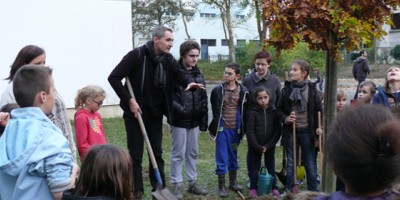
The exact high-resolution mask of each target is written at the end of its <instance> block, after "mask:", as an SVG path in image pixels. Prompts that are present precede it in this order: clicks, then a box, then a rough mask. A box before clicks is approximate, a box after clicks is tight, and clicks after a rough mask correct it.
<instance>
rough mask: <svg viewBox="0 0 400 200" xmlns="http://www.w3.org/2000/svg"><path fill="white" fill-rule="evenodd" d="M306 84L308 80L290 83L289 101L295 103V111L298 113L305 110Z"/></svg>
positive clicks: (306, 100)
mask: <svg viewBox="0 0 400 200" xmlns="http://www.w3.org/2000/svg"><path fill="white" fill-rule="evenodd" d="M307 83H308V80H304V81H301V82H294V81H292V82H291V87H292V93H290V96H289V99H290V100H292V101H294V102H297V109H298V110H299V112H304V111H306V109H307V102H308V99H307V96H306V89H307Z"/></svg>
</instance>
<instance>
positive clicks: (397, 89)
mask: <svg viewBox="0 0 400 200" xmlns="http://www.w3.org/2000/svg"><path fill="white" fill-rule="evenodd" d="M377 90H378V93H377V94H376V95H375V96H374V98H373V99H372V104H382V105H384V106H386V107H388V108H390V107H399V105H400V67H399V66H393V67H390V68H389V69H388V70H387V71H386V76H385V85H384V86H383V87H377Z"/></svg>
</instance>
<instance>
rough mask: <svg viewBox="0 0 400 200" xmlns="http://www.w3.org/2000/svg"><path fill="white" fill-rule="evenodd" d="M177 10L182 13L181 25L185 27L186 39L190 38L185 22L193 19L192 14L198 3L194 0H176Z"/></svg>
mask: <svg viewBox="0 0 400 200" xmlns="http://www.w3.org/2000/svg"><path fill="white" fill-rule="evenodd" d="M178 4H179V12H180V14H181V15H182V22H183V26H184V27H185V33H186V36H187V38H188V39H190V34H189V30H188V28H187V23H188V22H190V21H191V20H193V16H194V15H195V13H196V8H197V5H198V3H197V2H194V1H182V0H178Z"/></svg>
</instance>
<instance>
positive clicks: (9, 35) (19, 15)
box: [0, 0, 132, 107]
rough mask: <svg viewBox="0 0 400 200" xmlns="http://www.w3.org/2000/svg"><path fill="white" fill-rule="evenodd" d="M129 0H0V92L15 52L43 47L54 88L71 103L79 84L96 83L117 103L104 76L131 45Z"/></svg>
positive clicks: (69, 105)
mask: <svg viewBox="0 0 400 200" xmlns="http://www.w3.org/2000/svg"><path fill="white" fill-rule="evenodd" d="M130 10H131V9H130V0H119V1H118V0H114V1H112V0H0V27H1V29H0V92H1V93H2V92H3V90H4V89H5V87H6V86H7V81H5V80H3V79H4V78H6V77H8V75H9V70H10V65H11V64H12V62H13V61H14V59H15V57H16V55H17V53H18V52H19V50H20V49H21V48H22V47H24V46H26V45H28V44H34V45H37V46H40V47H42V48H44V49H45V51H46V55H47V60H46V62H47V63H46V65H48V66H50V67H52V68H53V69H54V71H53V76H54V80H55V85H56V88H57V90H58V92H59V93H60V94H61V96H62V97H63V99H64V101H65V102H66V104H67V107H73V106H74V98H75V95H76V92H77V90H78V89H79V88H82V87H84V86H86V85H89V84H97V85H100V86H101V87H103V88H104V89H105V90H106V93H107V98H106V100H105V104H115V103H118V102H119V99H118V97H117V96H116V94H115V93H114V91H113V90H112V88H111V87H110V86H109V84H108V81H107V77H108V75H109V73H110V72H111V70H112V69H113V68H114V67H115V66H116V65H117V64H118V62H119V61H120V60H121V59H122V57H123V56H124V55H125V54H126V53H127V52H128V51H130V50H131V49H132V42H131V38H132V36H131V27H130V26H131V14H130Z"/></svg>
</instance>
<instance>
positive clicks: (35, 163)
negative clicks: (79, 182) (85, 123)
mask: <svg viewBox="0 0 400 200" xmlns="http://www.w3.org/2000/svg"><path fill="white" fill-rule="evenodd" d="M11 116H12V118H11V120H10V121H9V122H8V124H7V127H6V129H5V131H4V134H3V136H2V137H1V139H0V182H1V184H0V199H1V200H9V199H41V200H42V199H44V200H46V199H54V197H53V194H52V193H53V192H62V191H65V190H67V189H68V185H69V184H70V181H71V180H70V175H71V172H72V167H73V158H72V154H71V150H70V148H69V146H68V141H67V139H66V138H65V137H64V136H63V134H62V132H61V131H60V129H58V128H57V127H56V126H55V125H54V124H53V123H52V122H51V121H50V119H48V118H47V116H46V115H45V114H44V113H43V112H42V111H41V110H40V108H37V107H28V108H17V109H14V110H13V111H12V112H11Z"/></svg>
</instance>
